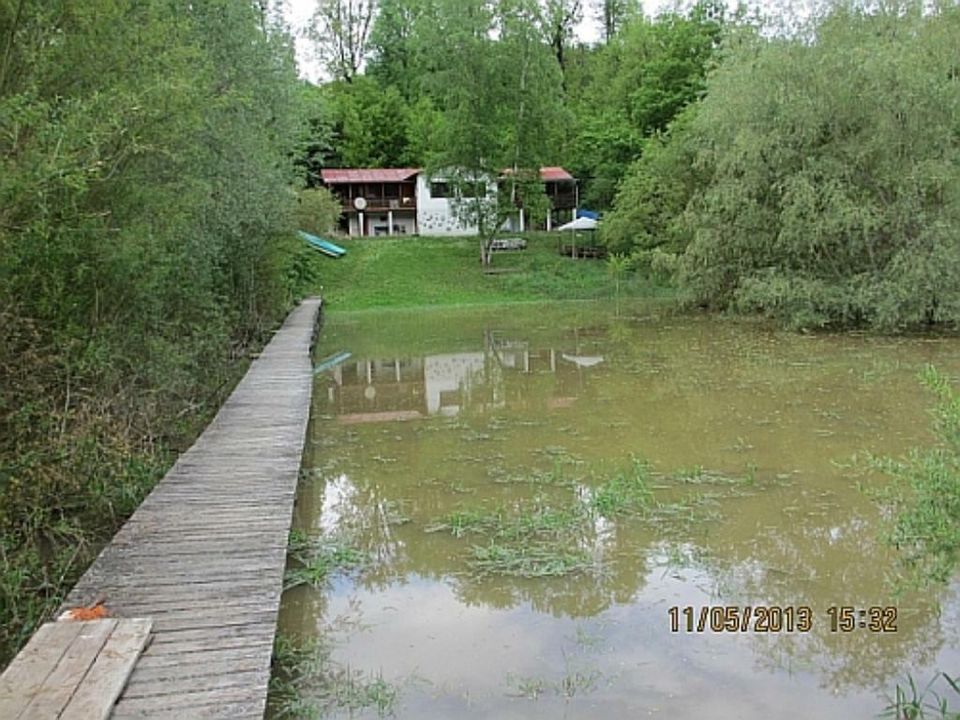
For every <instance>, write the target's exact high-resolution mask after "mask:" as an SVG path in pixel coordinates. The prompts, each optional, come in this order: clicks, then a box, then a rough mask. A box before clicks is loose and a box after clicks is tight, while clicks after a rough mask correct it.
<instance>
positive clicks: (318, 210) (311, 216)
mask: <svg viewBox="0 0 960 720" xmlns="http://www.w3.org/2000/svg"><path fill="white" fill-rule="evenodd" d="M341 212H342V207H341V205H340V200H339V199H338V198H337V196H336V195H334V194H333V193H332V192H330V191H329V190H327V188H324V187H318V188H307V189H304V190H301V191H300V192H299V194H298V195H297V210H296V221H297V227H298V228H299V229H300V230H304V231H306V232H309V233H313V234H314V235H326V234H327V233H330V232H333V231H334V230H336V228H337V223H338V222H339V221H340V213H341Z"/></svg>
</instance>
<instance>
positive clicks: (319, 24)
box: [307, 0, 378, 82]
mask: <svg viewBox="0 0 960 720" xmlns="http://www.w3.org/2000/svg"><path fill="white" fill-rule="evenodd" d="M316 1H317V7H316V10H314V13H313V17H312V18H311V21H310V25H309V27H308V29H307V34H308V36H309V38H310V39H311V41H312V42H313V45H314V49H315V52H316V55H317V57H318V58H319V59H320V60H321V62H323V63H324V65H325V66H326V68H327V70H328V72H329V73H330V75H331V76H332V77H333V79H334V80H343V81H345V82H352V81H353V79H354V78H355V77H356V76H357V74H358V73H359V72H360V71H361V70H362V69H363V65H364V61H365V60H366V57H367V52H368V51H369V40H370V31H371V29H372V27H373V21H374V17H375V16H376V13H377V4H378V3H377V0H316Z"/></svg>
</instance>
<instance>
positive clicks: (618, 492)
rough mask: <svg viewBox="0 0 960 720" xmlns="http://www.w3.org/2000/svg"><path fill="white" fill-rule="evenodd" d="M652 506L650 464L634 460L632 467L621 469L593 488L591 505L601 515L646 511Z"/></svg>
mask: <svg viewBox="0 0 960 720" xmlns="http://www.w3.org/2000/svg"><path fill="white" fill-rule="evenodd" d="M652 505H653V491H652V490H651V489H650V466H649V465H648V464H647V463H645V462H641V461H639V460H634V461H633V464H632V466H631V467H630V469H629V470H626V471H621V472H619V473H617V474H616V475H613V476H612V477H610V478H608V479H607V480H605V481H604V482H603V483H601V484H600V485H599V486H597V487H596V488H594V489H593V491H592V492H591V495H590V508H591V509H592V510H593V511H594V512H595V513H596V514H598V515H600V516H601V517H605V518H610V517H614V516H616V515H626V514H631V513H633V514H643V513H644V512H646V511H647V510H648V509H649V508H651V507H652Z"/></svg>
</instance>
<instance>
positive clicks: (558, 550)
mask: <svg viewBox="0 0 960 720" xmlns="http://www.w3.org/2000/svg"><path fill="white" fill-rule="evenodd" d="M467 565H468V566H469V567H470V568H471V569H473V570H474V571H475V572H476V573H477V574H478V575H512V576H514V577H525V578H535V577H561V576H563V575H570V574H572V573H577V572H595V571H596V570H597V567H596V563H595V562H594V560H593V558H591V557H590V554H589V553H587V552H584V551H582V550H570V549H566V548H564V547H562V546H558V545H555V544H535V545H510V544H501V543H497V542H495V541H494V542H491V543H490V544H489V545H474V546H473V548H471V557H470V559H469V560H468V561H467Z"/></svg>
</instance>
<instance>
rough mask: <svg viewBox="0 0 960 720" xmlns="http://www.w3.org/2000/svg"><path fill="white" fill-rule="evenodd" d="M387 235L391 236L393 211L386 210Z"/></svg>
mask: <svg viewBox="0 0 960 720" xmlns="http://www.w3.org/2000/svg"><path fill="white" fill-rule="evenodd" d="M387 235H393V210H387Z"/></svg>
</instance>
